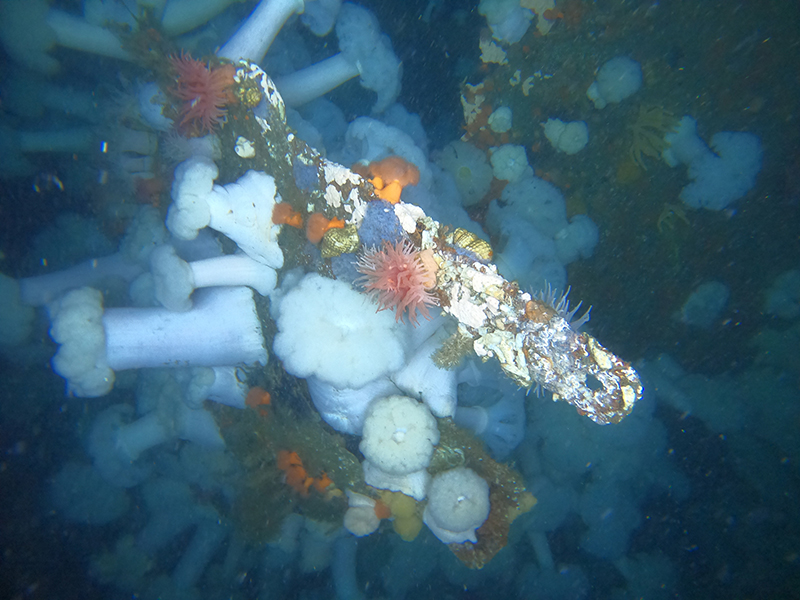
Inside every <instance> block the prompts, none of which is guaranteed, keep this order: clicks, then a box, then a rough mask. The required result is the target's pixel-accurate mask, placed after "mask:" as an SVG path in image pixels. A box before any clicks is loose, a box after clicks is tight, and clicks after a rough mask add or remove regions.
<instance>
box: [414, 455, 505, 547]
mask: <svg viewBox="0 0 800 600" xmlns="http://www.w3.org/2000/svg"><path fill="white" fill-rule="evenodd" d="M489 509H490V505H489V484H488V483H486V480H484V479H483V478H482V477H481V476H480V475H478V474H477V473H476V472H475V471H473V470H472V469H468V468H466V467H458V468H457V469H451V470H449V471H445V472H444V473H439V474H438V475H437V476H436V477H434V478H433V481H432V482H431V485H430V489H429V491H428V505H427V506H426V507H425V512H424V514H423V517H422V520H423V521H424V522H425V524H426V525H427V526H428V529H430V530H431V531H432V532H433V534H434V535H435V536H436V537H437V538H439V539H440V540H441V541H442V542H444V543H445V544H454V543H455V544H460V543H462V542H466V541H470V542H473V543H474V542H477V541H478V538H477V537H475V530H476V529H477V528H478V527H480V526H481V525H483V523H484V521H486V518H487V517H488V516H489Z"/></svg>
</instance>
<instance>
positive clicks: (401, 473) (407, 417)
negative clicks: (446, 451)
mask: <svg viewBox="0 0 800 600" xmlns="http://www.w3.org/2000/svg"><path fill="white" fill-rule="evenodd" d="M438 443H439V429H438V427H437V426H436V419H435V418H434V417H433V415H432V414H431V412H430V410H428V408H427V407H426V406H425V405H424V404H420V403H419V402H417V401H416V400H414V399H412V398H408V397H406V396H388V397H386V398H379V399H378V400H375V401H374V402H373V403H372V404H370V406H369V409H368V410H367V414H366V417H365V419H364V437H363V438H362V440H361V444H360V446H359V448H360V449H361V452H363V453H364V457H365V458H366V460H365V461H364V463H363V468H364V480H365V481H366V482H367V484H369V485H371V486H373V487H376V488H379V489H385V490H391V491H393V492H403V493H404V494H406V495H408V496H411V497H413V498H415V499H417V500H422V499H424V498H425V493H426V490H427V486H428V481H429V479H430V477H429V475H428V472H427V471H426V469H427V467H428V465H429V464H430V462H431V457H432V456H433V449H434V446H435V445H436V444H438Z"/></svg>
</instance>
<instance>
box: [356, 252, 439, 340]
mask: <svg viewBox="0 0 800 600" xmlns="http://www.w3.org/2000/svg"><path fill="white" fill-rule="evenodd" d="M419 254H420V253H419V252H417V250H416V249H415V248H414V246H413V245H412V244H411V242H409V241H408V240H401V241H399V242H397V244H395V245H392V244H390V243H389V242H384V244H383V248H382V249H377V248H373V249H372V250H368V251H367V252H365V253H364V254H363V255H361V256H360V257H359V259H358V264H357V267H356V268H357V269H358V271H359V272H360V273H361V274H362V275H363V276H362V277H360V278H359V279H358V280H357V283H359V284H361V285H363V286H364V290H365V291H367V292H369V293H370V294H371V295H372V296H373V297H374V298H375V300H376V301H377V302H378V305H379V308H378V310H385V309H387V308H389V309H394V311H395V313H396V318H397V320H398V321H403V317H404V315H405V312H406V310H408V318H409V320H410V321H411V323H413V324H414V325H418V324H419V323H418V321H417V311H419V312H420V314H422V316H423V317H425V318H426V319H430V318H431V316H430V313H429V312H428V306H435V305H436V304H437V302H436V297H435V296H434V295H433V294H431V293H430V292H429V291H428V288H429V287H431V285H430V284H431V273H430V271H429V268H428V267H426V266H425V264H423V261H422V260H421V259H420V256H419ZM434 282H435V280H434Z"/></svg>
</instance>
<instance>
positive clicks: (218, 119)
mask: <svg viewBox="0 0 800 600" xmlns="http://www.w3.org/2000/svg"><path fill="white" fill-rule="evenodd" d="M169 61H170V64H171V65H172V67H173V68H174V69H175V71H176V72H177V78H176V81H175V87H174V88H173V90H172V92H173V93H174V94H175V96H177V97H178V98H180V99H181V100H183V105H182V106H181V108H180V111H179V115H178V116H179V117H180V122H179V124H178V127H179V129H181V130H182V131H183V132H184V133H185V134H187V135H192V136H200V135H203V134H204V133H211V132H213V131H214V128H215V127H216V126H217V125H219V124H220V123H222V121H223V119H224V118H225V115H226V114H227V111H226V109H225V106H226V105H228V104H231V103H232V102H235V100H236V97H235V96H234V95H233V94H232V93H231V91H230V89H229V88H230V87H231V86H232V85H233V83H234V81H233V76H234V75H235V74H236V68H235V67H234V66H233V65H229V64H227V65H220V66H217V67H211V66H209V65H207V64H206V63H204V62H203V61H201V60H197V59H195V58H192V57H191V56H189V55H188V54H181V55H180V56H179V57H178V56H172V57H170V59H169Z"/></svg>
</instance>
